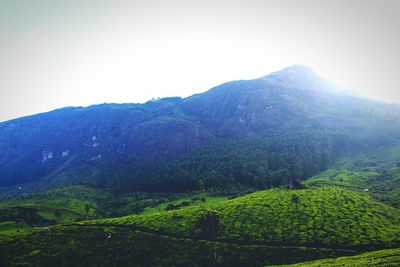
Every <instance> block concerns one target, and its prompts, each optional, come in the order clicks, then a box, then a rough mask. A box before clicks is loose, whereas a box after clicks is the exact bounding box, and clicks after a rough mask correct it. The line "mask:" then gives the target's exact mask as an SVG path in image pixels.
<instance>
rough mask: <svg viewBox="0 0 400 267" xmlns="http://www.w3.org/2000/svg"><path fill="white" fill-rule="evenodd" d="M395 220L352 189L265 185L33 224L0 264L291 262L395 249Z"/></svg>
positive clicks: (399, 234) (3, 243)
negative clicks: (135, 211) (174, 204)
mask: <svg viewBox="0 0 400 267" xmlns="http://www.w3.org/2000/svg"><path fill="white" fill-rule="evenodd" d="M399 220H400V211H399V210H397V209H395V208H391V207H389V206H386V205H384V204H381V203H379V202H376V201H374V200H372V199H371V198H370V197H369V196H366V195H361V194H358V193H355V192H352V191H347V190H343V189H337V188H329V187H318V188H309V189H301V190H289V189H272V190H266V191H260V192H256V193H252V194H248V195H244V196H241V197H237V198H234V199H231V200H220V201H211V202H210V201H207V199H206V200H205V201H203V202H201V203H200V204H199V205H193V206H191V205H189V206H186V207H185V206H184V207H181V208H178V209H174V210H170V211H165V210H164V211H153V212H148V213H146V214H143V215H130V216H125V217H121V218H113V219H103V220H96V221H85V222H81V223H78V224H74V225H60V226H55V227H51V228H49V230H43V228H42V229H40V228H37V229H36V230H33V232H31V233H25V234H21V235H18V236H13V237H9V238H6V239H1V240H0V248H1V250H0V251H1V253H0V259H1V260H2V261H0V263H1V262H3V263H4V264H5V266H7V264H11V263H12V264H14V265H18V264H26V265H28V266H42V265H47V266H49V265H52V264H53V263H55V262H61V263H68V264H69V265H76V266H84V265H85V264H86V263H89V262H90V263H92V264H96V263H97V264H103V265H104V264H117V263H118V266H129V264H130V262H132V260H134V261H135V264H136V265H135V266H154V265H160V266H164V265H169V264H170V263H171V264H172V263H173V265H174V266H263V265H265V264H284V263H295V262H303V261H308V260H313V259H318V258H327V257H332V256H340V255H354V254H357V253H360V252H362V251H365V250H371V249H377V248H384V247H393V246H397V245H398V244H399V241H400V226H399V225H398V221H399ZM109 233H111V237H109V238H107V236H108V235H109ZM177 251H179V253H177Z"/></svg>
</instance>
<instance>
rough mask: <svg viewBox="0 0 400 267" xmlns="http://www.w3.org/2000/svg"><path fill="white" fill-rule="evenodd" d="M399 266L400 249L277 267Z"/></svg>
mask: <svg viewBox="0 0 400 267" xmlns="http://www.w3.org/2000/svg"><path fill="white" fill-rule="evenodd" d="M399 265H400V249H386V250H380V251H374V252H369V253H364V254H361V255H357V256H352V257H340V258H336V259H324V260H317V261H311V262H304V263H298V264H292V265H278V266H280V267H289V266H290V267H319V266H321V267H339V266H353V267H378V266H382V267H396V266H399Z"/></svg>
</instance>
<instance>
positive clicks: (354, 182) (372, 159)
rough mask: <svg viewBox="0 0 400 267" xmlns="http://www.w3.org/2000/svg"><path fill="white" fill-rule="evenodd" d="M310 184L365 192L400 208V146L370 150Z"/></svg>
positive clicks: (319, 175)
mask: <svg viewBox="0 0 400 267" xmlns="http://www.w3.org/2000/svg"><path fill="white" fill-rule="evenodd" d="M307 184H309V185H329V186H335V187H340V188H345V189H350V190H353V191H357V192H363V193H365V194H369V195H371V196H372V197H373V198H375V199H377V200H379V201H382V202H384V203H386V204H389V205H391V206H394V207H396V208H400V195H399V192H400V191H399V190H400V146H399V145H394V146H391V147H389V148H387V147H384V148H380V149H375V150H371V149H370V150H366V151H364V152H363V153H360V154H359V155H356V156H352V157H345V158H343V159H341V160H339V161H338V162H337V163H335V164H334V165H333V166H331V167H330V168H329V169H328V170H326V171H325V172H323V173H321V174H318V175H316V176H314V177H311V178H310V179H308V180H307Z"/></svg>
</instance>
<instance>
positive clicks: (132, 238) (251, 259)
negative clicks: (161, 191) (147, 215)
mask: <svg viewBox="0 0 400 267" xmlns="http://www.w3.org/2000/svg"><path fill="white" fill-rule="evenodd" d="M108 233H111V234H112V237H111V238H110V239H107V238H106V236H107V234H108ZM336 252H337V253H338V254H340V255H354V253H355V252H354V251H332V250H328V249H316V248H306V247H280V246H278V247H274V246H267V245H262V244H260V245H251V244H249V245H246V244H243V245H240V244H233V243H223V242H213V241H207V240H193V239H189V238H176V237H171V236H167V235H158V234H153V233H147V232H143V231H137V230H132V229H128V228H120V227H102V226H97V227H92V226H89V227H88V226H56V227H53V228H51V231H50V232H41V231H35V232H33V233H31V234H29V235H21V236H16V237H13V238H8V239H3V240H0V266H35V267H37V266H136V267H138V266H143V267H144V266H171V267H172V266H176V267H178V266H182V267H188V266H195V267H196V266H209V267H213V266H219V267H222V266H224V267H225V266H226V267H228V266H263V265H265V264H278V263H284V264H288V263H294V262H299V261H307V260H314V259H318V258H324V257H332V256H334V255H335V254H334V253H336Z"/></svg>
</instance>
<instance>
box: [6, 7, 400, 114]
mask: <svg viewBox="0 0 400 267" xmlns="http://www.w3.org/2000/svg"><path fill="white" fill-rule="evenodd" d="M399 14H400V2H399V1H396V0H393V1H390V0H376V1H375V0H370V1H368V0H367V1H362V0H357V1H354V0H353V1H352V0H346V1H344V0H335V1H324V0H315V1H311V0H310V1H306V0H291V1H289V0H277V1H268V0H264V1H262V0H259V1H256V0H242V1H236V0H229V1H228V0H226V1H222V0H213V1H210V0H199V1H191V0H143V1H118V0H109V1H101V0H96V1H95V0H93V1H87V0H69V1H68V0H65V1H54V0H47V1H44V0H9V1H6V0H0V121H4V120H7V119H11V118H16V117H19V116H23V115H29V114H34V113H38V112H43V111H48V110H51V109H55V108H60V107H64V106H81V105H82V106H87V105H90V104H98V103H103V102H116V103H126V102H144V101H147V100H149V99H151V98H153V97H166V96H183V97H185V96H189V95H191V94H194V93H199V92H203V91H206V90H208V89H210V88H211V87H213V86H216V85H218V84H220V83H223V82H226V81H230V80H235V79H250V78H256V77H259V76H263V75H266V74H268V73H270V72H272V71H277V70H279V69H282V68H284V67H286V66H289V65H292V64H304V65H308V66H310V67H311V68H313V69H314V70H315V71H316V72H318V73H320V74H321V75H322V76H324V77H326V78H328V79H330V80H332V81H334V82H336V83H338V84H339V85H342V86H343V87H346V88H349V89H352V90H355V91H358V92H361V93H362V94H364V95H366V96H370V97H373V98H376V99H380V100H384V101H389V102H397V103H400V94H399V93H398V92H397V91H398V85H399V82H398V77H399V74H398V73H399V71H400V51H399V47H400V34H399V32H400V29H399V28H400V15H399Z"/></svg>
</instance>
